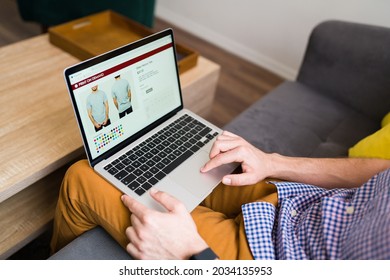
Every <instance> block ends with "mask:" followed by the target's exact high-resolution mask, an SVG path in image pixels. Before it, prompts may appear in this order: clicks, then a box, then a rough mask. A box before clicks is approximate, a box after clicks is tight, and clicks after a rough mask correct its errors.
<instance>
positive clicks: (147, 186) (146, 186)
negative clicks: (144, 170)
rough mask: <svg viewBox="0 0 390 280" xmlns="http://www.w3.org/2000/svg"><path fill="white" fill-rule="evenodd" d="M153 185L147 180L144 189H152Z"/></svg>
mask: <svg viewBox="0 0 390 280" xmlns="http://www.w3.org/2000/svg"><path fill="white" fill-rule="evenodd" d="M151 187H152V185H151V184H150V183H148V182H146V183H145V184H143V185H142V188H143V189H144V190H146V191H147V190H148V189H150V188H151Z"/></svg>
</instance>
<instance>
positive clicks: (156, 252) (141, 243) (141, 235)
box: [122, 189, 208, 259]
mask: <svg viewBox="0 0 390 280" xmlns="http://www.w3.org/2000/svg"><path fill="white" fill-rule="evenodd" d="M149 194H150V195H151V197H152V198H153V199H155V200H156V201H157V202H158V203H160V204H161V205H162V206H163V207H164V208H165V209H166V210H167V212H166V213H162V212H158V211H155V210H152V209H149V208H147V207H146V206H144V205H143V204H141V203H139V202H138V201H136V200H134V199H133V198H131V197H130V196H127V195H123V196H122V201H123V203H124V205H125V206H126V207H127V208H129V210H130V212H131V213H132V215H131V224H132V226H130V227H128V228H127V229H126V236H127V237H128V238H129V241H130V243H129V244H128V245H127V248H126V249H127V251H128V252H129V254H130V255H132V256H133V257H134V258H136V259H188V258H189V257H190V256H191V255H193V254H196V253H199V252H201V251H202V250H204V249H206V248H207V247H208V245H207V244H206V242H205V241H204V240H203V239H202V238H201V237H200V235H199V234H198V232H197V229H196V225H195V223H194V221H193V219H192V217H191V215H190V214H189V213H188V211H187V209H186V208H185V206H184V205H183V204H182V203H181V202H180V201H178V200H176V199H175V198H174V197H172V196H170V195H168V194H166V193H164V192H161V191H157V190H155V189H151V190H150V191H149Z"/></svg>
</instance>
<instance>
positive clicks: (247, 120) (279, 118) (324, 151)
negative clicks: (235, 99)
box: [224, 82, 379, 157]
mask: <svg viewBox="0 0 390 280" xmlns="http://www.w3.org/2000/svg"><path fill="white" fill-rule="evenodd" d="M224 129H226V130H229V131H231V132H233V133H236V134H238V135H240V136H242V137H244V138H245V139H246V140H248V141H249V142H250V143H252V144H253V145H255V146H256V147H258V148H260V149H262V150H264V151H265V152H277V153H280V154H284V155H288V156H308V157H339V156H347V155H348V149H349V148H350V147H351V146H353V145H354V144H355V143H356V142H358V141H359V140H361V139H362V138H364V137H366V136H367V135H369V134H371V133H373V132H374V131H376V130H378V129H379V124H378V122H376V121H373V120H371V119H369V118H368V117H366V116H364V115H363V114H362V113H359V112H357V111H354V110H353V109H351V108H349V107H347V106H346V105H344V104H342V103H341V102H338V101H336V100H333V99H330V98H329V97H324V96H323V95H321V94H320V93H317V92H316V91H314V90H312V89H311V88H309V87H307V86H305V85H303V84H300V83H298V82H284V83H283V84H281V85H280V86H279V87H277V88H276V89H275V90H273V91H272V92H270V93H269V94H267V95H266V96H264V97H263V98H262V99H260V100H259V101H257V102H256V103H255V104H253V105H252V106H251V107H250V108H249V109H247V110H245V111H244V112H243V113H242V114H240V115H239V116H238V117H237V118H235V119H234V120H233V121H232V122H231V123H229V124H228V125H226V126H225V127H224Z"/></svg>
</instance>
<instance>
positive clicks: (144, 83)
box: [65, 30, 182, 162]
mask: <svg viewBox="0 0 390 280" xmlns="http://www.w3.org/2000/svg"><path fill="white" fill-rule="evenodd" d="M65 77H66V80H67V83H68V88H69V92H70V95H71V98H72V102H73V106H74V110H75V113H76V116H77V118H78V122H79V126H80V129H81V133H82V136H83V141H84V145H85V147H86V150H87V153H88V156H89V158H90V161H91V162H92V161H93V160H95V159H98V158H101V157H102V156H103V155H105V154H106V153H108V152H109V151H112V150H113V149H114V150H117V149H115V148H116V147H120V146H121V144H123V143H124V142H125V141H126V140H128V139H131V141H132V140H134V139H136V138H137V137H135V136H136V135H137V133H139V132H141V131H143V132H145V129H146V128H148V127H149V128H150V129H151V128H153V127H154V126H156V125H157V124H158V120H161V119H163V117H164V116H166V115H168V114H169V113H170V112H172V111H174V110H175V109H179V108H181V107H182V98H181V92H180V83H179V78H178V72H177V66H176V59H175V50H174V42H173V35H172V31H171V30H166V31H163V32H161V33H158V34H157V35H156V34H155V35H152V36H150V37H147V38H146V39H142V40H140V41H137V42H136V43H133V44H130V45H127V46H125V47H122V48H119V49H117V50H115V51H112V52H109V53H107V54H104V55H102V56H99V57H96V58H93V59H91V60H88V61H86V62H82V63H80V64H78V65H76V66H74V67H70V68H68V69H67V70H65ZM153 124H154V126H153ZM151 126H152V127H151ZM132 138H133V139H132Z"/></svg>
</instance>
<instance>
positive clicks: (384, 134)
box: [349, 125, 390, 159]
mask: <svg viewBox="0 0 390 280" xmlns="http://www.w3.org/2000/svg"><path fill="white" fill-rule="evenodd" d="M349 156H350V157H368V158H384V159H390V125H386V126H384V127H383V128H381V129H380V130H378V131H377V132H375V133H374V134H371V135H369V136H367V137H366V138H364V139H362V140H361V141H359V142H358V143H357V144H356V145H355V146H353V147H352V148H350V149H349Z"/></svg>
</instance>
